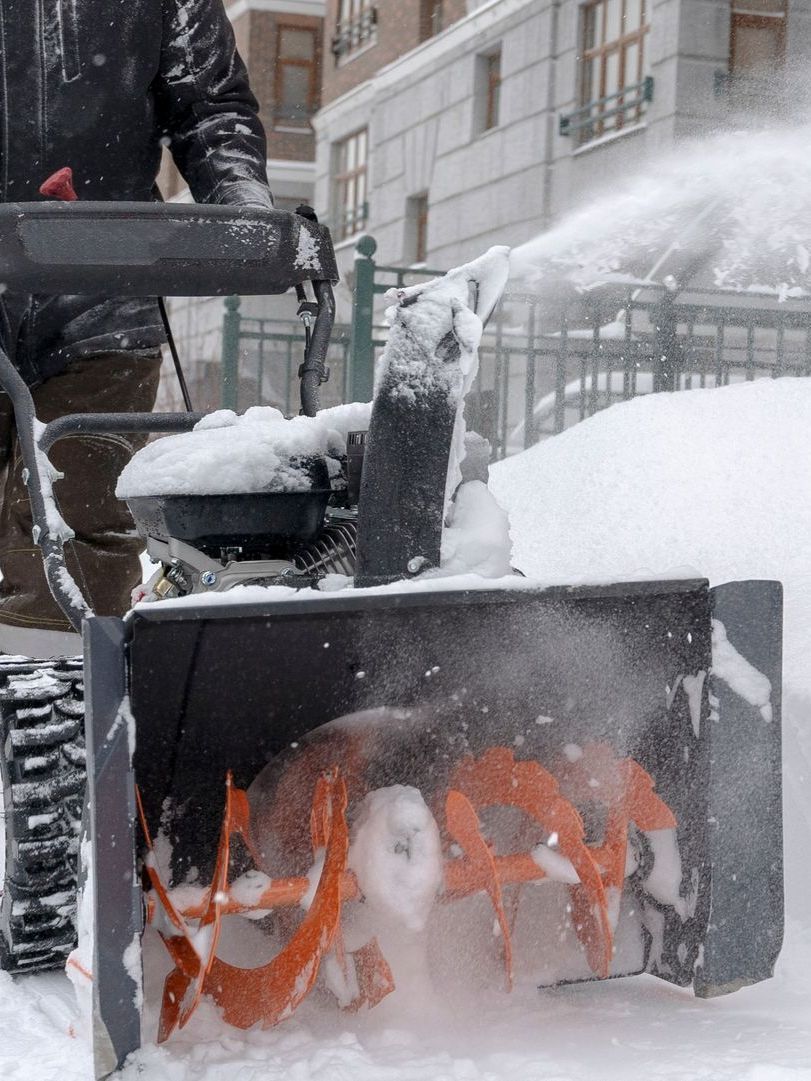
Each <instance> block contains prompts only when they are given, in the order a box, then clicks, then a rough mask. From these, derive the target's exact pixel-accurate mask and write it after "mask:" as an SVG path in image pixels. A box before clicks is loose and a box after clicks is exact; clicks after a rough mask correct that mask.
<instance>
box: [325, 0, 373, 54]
mask: <svg viewBox="0 0 811 1081" xmlns="http://www.w3.org/2000/svg"><path fill="white" fill-rule="evenodd" d="M376 41H377V8H376V7H375V6H374V5H373V4H372V2H371V0H340V3H339V7H338V25H337V26H336V28H335V36H334V37H333V39H332V54H333V56H334V57H335V60H336V61H337V62H338V63H340V62H341V61H342V60H345V59H347V58H348V57H351V56H352V54H353V53H355V52H357V51H358V50H359V49H361V48H363V47H364V46H366V45H373V44H374V43H375V42H376Z"/></svg>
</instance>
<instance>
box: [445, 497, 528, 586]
mask: <svg viewBox="0 0 811 1081" xmlns="http://www.w3.org/2000/svg"><path fill="white" fill-rule="evenodd" d="M511 552H512V543H511V541H510V525H509V520H508V518H507V515H506V513H505V512H504V511H503V510H502V508H501V507H500V506H499V504H498V501H497V500H496V498H495V496H494V495H493V493H492V492H491V491H490V490H489V489H488V487H487V485H486V484H485V483H484V482H483V481H480V480H471V481H468V482H467V483H466V484H462V485H460V486H459V490H458V491H457V493H456V499H455V500H454V503H453V508H452V511H451V518H450V522H449V524H448V525H447V526H446V527H445V529H444V530H443V532H442V551H441V562H440V568H439V571H438V572H434V573H435V575H441V577H443V578H446V577H448V576H449V575H457V574H478V575H480V576H481V577H482V578H502V577H505V576H506V575H508V574H510V555H511Z"/></svg>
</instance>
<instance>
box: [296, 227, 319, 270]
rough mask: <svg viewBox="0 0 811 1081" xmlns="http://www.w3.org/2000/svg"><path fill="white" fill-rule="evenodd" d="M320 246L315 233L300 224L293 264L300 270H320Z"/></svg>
mask: <svg viewBox="0 0 811 1081" xmlns="http://www.w3.org/2000/svg"><path fill="white" fill-rule="evenodd" d="M320 247H321V243H320V240H319V238H318V236H317V234H314V233H311V232H310V231H309V229H308V228H307V227H306V226H305V225H303V224H302V225H300V226H299V234H298V241H297V243H296V254H295V257H294V259H293V262H294V264H295V265H296V266H297V267H298V268H299V269H300V270H320V269H321V253H320V251H319V249H320Z"/></svg>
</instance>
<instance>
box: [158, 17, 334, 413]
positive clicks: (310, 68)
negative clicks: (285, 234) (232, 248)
mask: <svg viewBox="0 0 811 1081" xmlns="http://www.w3.org/2000/svg"><path fill="white" fill-rule="evenodd" d="M225 6H226V9H227V11H228V15H229V17H230V19H231V23H232V25H233V28H234V33H235V35H236V39H237V46H238V48H239V51H240V55H241V56H242V58H243V60H244V61H245V63H246V65H247V67H248V71H249V73H250V78H251V86H252V88H253V92H254V94H255V95H256V98H257V100H258V102H259V111H260V116H261V119H262V122H263V124H264V127H265V131H266V134H267V143H268V179H269V181H270V186H271V190H272V191H273V197H274V201H275V203H276V206H277V207H279V208H281V209H284V210H295V208H296V207H297V206H299V205H300V204H302V203H307V204H311V203H312V202H313V200H314V198H315V135H314V132H313V128H312V124H311V120H312V117H313V116H314V115H315V113H316V112H317V111H318V109H319V107H320V105H321V72H322V69H323V56H322V50H323V46H324V17H325V14H326V6H325V0H225ZM158 184H159V186H160V189H161V191H162V193H163V195H164V198H167V199H177V200H182V201H186V200H190V198H191V196H190V195H189V192H188V189H187V187H186V185H185V182H184V181H183V179H182V177H181V176H180V174H179V173H178V171H177V169H175V167H174V166H173V164H172V162H171V159H170V158H169V156H168V155H166V157H165V160H164V163H163V168H162V169H161V174H160V177H159V179H158ZM241 307H242V311H243V314H244V315H245V316H248V317H262V318H264V319H267V320H270V321H274V320H279V321H289V320H291V319H294V318H295V311H296V305H295V303H294V301H292V300H291V299H290V298H278V297H245V298H244V299H243V300H242V304H241ZM223 314H224V307H223V300H222V298H221V297H215V298H211V299H200V298H176V299H175V300H173V301H172V304H171V315H172V326H173V331H174V334H175V337H176V338H177V339H178V342H179V344H180V346H181V353H182V355H183V356H184V357H185V358H187V365H186V366H187V367H188V369H189V379H190V382H191V383H192V397H193V400H194V404H195V406H196V407H198V408H202V407H211V406H216V405H217V404H218V402H219V397H220V370H219V369H220V359H221V353H222V325H223ZM268 326H270V324H268ZM247 366H248V367H249V368H253V367H255V364H254V363H253V362H252V361H250V360H249V362H248V365H247ZM245 374H246V378H247V379H249V380H251V379H253V381H254V382H255V380H256V378H257V376H256V372H255V371H254V372H251V371H248V372H246V373H245ZM273 377H274V373H273V369H272V366H269V368H268V372H267V375H265V376H262V379H263V380H264V382H265V384H266V385H265V386H264V387H263V388H261V390H262V395H263V397H266V398H272V397H274V393H275V391H276V389H277V388H276V387H275V386H272V385H270V384H269V382H268V381H272V380H273ZM178 393H179V390H178V387H177V384H176V381H175V380H174V379H173V378H172V377H171V375H168V376H167V378H165V379H164V380H163V389H162V404H163V405H164V406H165V407H169V406H177V405H178ZM248 404H249V403H248Z"/></svg>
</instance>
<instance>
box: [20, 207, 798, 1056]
mask: <svg viewBox="0 0 811 1081" xmlns="http://www.w3.org/2000/svg"><path fill="white" fill-rule="evenodd" d="M0 262H2V268H3V269H2V277H3V280H4V281H6V282H7V283H8V284H9V286H10V287H12V286H13V288H15V289H30V290H35V291H36V292H38V293H43V292H54V293H58V292H73V293H76V292H81V291H87V292H97V291H104V292H106V293H110V292H112V291H116V292H117V293H118V294H120V295H149V294H153V293H155V292H156V291H161V292H163V293H166V294H170V295H171V294H179V295H189V294H201V295H212V294H218V293H224V292H243V293H255V294H266V293H280V292H284V291H286V290H287V289H288V288H290V287H292V286H297V287H299V290H301V288H302V287H303V285H304V283H305V282H306V281H310V282H312V283H313V291H314V296H315V300H314V301H306V299H305V305H306V306H305V307H304V309H303V311H304V314H305V316H306V318H307V320H308V321H311V322H312V328H311V333H310V334H309V335H308V346H307V352H306V359H305V362H304V364H303V366H302V373H303V374H302V382H303V413H304V415H303V416H301V417H298V418H294V419H293V420H290V421H285V420H284V419H283V418H281V417H280V416H279V415H276V414H273V412H272V411H259V412H258V413H257V412H249V413H248V414H246V416H244V417H241V418H239V417H236V416H233V415H231V416H228V415H226V416H223V415H216V416H213V417H210V418H201V417H196V416H191V417H190V416H186V415H183V416H175V415H173V416H160V415H154V416H148V417H143V416H142V417H133V416H116V417H110V416H102V415H95V416H89V415H83V416H81V417H68V418H63V419H62V420H60V421H57V422H55V423H54V424H50V425H48V426H46V427H44V428H43V427H42V426H40V425H38V424H37V422H36V421H35V418H34V417H33V412H32V405H31V401H30V396H29V395H28V392H27V390H26V388H25V386H24V385H23V384H22V383H21V381H20V380H19V378H18V377H17V376H16V374H15V373H14V371H13V369H12V368H11V366H10V364H9V362H8V359H7V358H6V357H4V356H0V382H2V385H3V387H4V388H5V389H6V390H7V392H8V393H10V394H11V396H12V398H13V401H14V407H15V411H16V416H17V424H18V428H19V431H20V438H21V442H22V447H23V451H24V453H25V456H26V463H27V466H28V469H29V472H30V491H31V496H32V505H33V508H34V513H35V519H36V523H37V528H38V541H39V543H40V545H41V546H42V548H43V554H44V558H45V563H46V568H47V570H48V575H49V580H50V582H51V585H52V589H53V591H54V595H55V596H56V597H57V599H58V600H59V601H60V603H61V604H62V606H63V608H64V610H65V611H66V613H67V614H68V615H69V617H70V618H71V619H72V621H73V623H74V625H75V626H77V627H78V626H80V625H81V626H82V627H83V635H84V648H85V652H84V679H85V684H86V688H87V693H86V708H87V716H86V725H85V729H86V740H87V763H88V768H87V782H88V783H87V794H86V797H85V799H84V819H85V825H86V829H87V834H88V838H89V840H88V842H87V843H86V844H85V843H83V845H82V848H83V853H84V856H85V861H84V863H85V867H84V870H83V872H82V877H83V879H84V882H85V889H84V892H83V896H82V901H81V905H80V908H81V910H82V912H84V913H86V914H87V913H89V919H84V918H83V919H80V921H79V922H80V924H82V925H83V926H84V927H85V928H86V929H88V930H89V939H90V941H91V942H92V949H90V950H88V949H87V948H86V944H85V946H84V947H83V946H82V945H81V944H80V948H79V952H78V953H77V954H74V955H72V958H71V962H70V964H71V965H72V967H73V970H74V975H77V973H78V976H77V979H78V981H79V982H80V983H81V982H82V981H84V983H85V986H86V989H87V991H88V994H89V995H90V996H91V997H92V1003H93V1006H92V1009H93V1020H94V1024H93V1034H94V1049H95V1063H96V1073H97V1076H99V1077H101V1076H105V1075H106V1074H107V1073H108V1072H110V1071H112V1070H113V1069H115V1067H116V1066H117V1065H120V1064H121V1063H122V1062H123V1061H124V1059H125V1057H126V1056H127V1054H129V1053H130V1052H131V1051H133V1050H134V1049H135V1048H137V1047H138V1046H139V1045H140V1042H141V1035H142V1016H141V1005H140V1003H141V1000H142V996H141V990H142V987H141V984H142V964H141V958H142V955H141V950H140V946H141V942H142V937H143V939H144V941H145V940H146V934H145V926H148V927H149V928H150V930H149V932H148V934H149V936H150V942H151V944H152V945H153V946H155V947H156V948H157V949H158V953H159V957H160V964H162V965H163V1000H162V1005H161V1006H160V1008H159V1021H158V1026H157V1029H156V1030H155V1031H148V1032H145V1034H144V1035H145V1038H146V1039H150V1040H151V1039H154V1038H156V1037H157V1038H160V1039H167V1038H170V1037H171V1035H172V1033H173V1032H174V1030H175V1029H176V1028H177V1027H182V1026H184V1025H185V1024H186V1023H187V1022H188V1021H189V1019H190V1018H191V1017H192V1016H193V1015H194V1012H195V1010H196V1009H197V1007H198V1005H199V1004H200V1002H201V1001H202V1000H203V999H204V998H207V999H210V1000H213V1002H214V1003H215V1004H216V1005H217V1006H218V1007H219V1009H220V1011H221V1013H222V1016H223V1018H224V1020H225V1022H226V1023H229V1024H231V1025H233V1026H235V1027H236V1028H249V1027H251V1026H253V1025H263V1026H269V1025H274V1024H277V1023H281V1022H283V1021H284V1020H285V1019H286V1018H288V1017H289V1016H290V1015H291V1014H292V1013H293V1012H294V1011H295V1009H296V1008H297V1006H298V1005H299V1004H300V1003H301V1002H302V1001H303V999H304V998H305V997H306V996H307V995H308V994H310V992H312V991H313V990H314V989H316V988H317V989H318V991H319V994H323V995H331V996H332V998H333V999H334V1000H335V1001H336V1003H337V1005H338V1006H340V1007H341V1008H344V1009H350V1010H357V1009H361V1008H370V1007H372V1006H374V1005H376V1004H377V1003H379V1002H380V1001H381V1000H383V999H384V998H386V997H387V996H388V995H389V994H390V993H391V992H392V991H393V990H394V989H395V988H396V986H397V984H398V979H399V972H398V963H397V962H398V954H400V953H402V947H403V944H406V946H407V947H408V948H409V949H410V948H411V947H412V945H413V944H414V942H415V941H416V940H417V938H419V937H420V936H422V937H423V938H424V937H425V936H430V934H431V933H432V927H434V925H435V924H437V923H441V922H442V920H443V919H445V918H447V919H448V920H449V921H450V922H449V926H450V931H449V932H448V933H446V934H445V936H444V938H445V940H446V941H451V940H452V939H453V927H454V921H455V920H456V919H457V916H458V918H459V919H460V920H461V919H462V915H463V914H464V920H465V921H466V924H465V926H466V928H469V927H471V926H476V925H479V926H482V927H484V928H485V931H486V934H485V936H484V941H485V942H486V943H489V946H487V947H486V950H489V952H490V953H495V954H496V955H497V958H496V960H497V961H498V964H499V965H500V966H501V971H502V976H501V977H497V978H500V979H502V980H503V983H504V986H505V987H509V986H510V984H511V982H512V979H513V974H514V973H517V972H518V971H519V970H520V971H521V973H522V974H523V976H524V977H526V976H527V974H528V976H529V978H531V979H534V981H535V983H536V984H538V985H546V984H550V983H556V982H564V981H573V980H593V979H604V978H607V977H610V976H620V975H631V974H634V973H640V972H652V973H654V974H656V975H658V976H660V977H662V978H663V979H665V980H668V981H670V982H673V983H676V984H678V985H682V986H686V985H692V986H693V987H694V988H695V990H696V993H697V994H699V995H702V996H706V995H713V994H720V993H724V992H727V991H731V990H734V989H736V988H738V987H740V986H743V985H745V984H749V983H753V982H756V981H758V980H762V979H765V978H767V977H768V976H770V975H771V973H772V970H773V966H774V963H775V960H776V957H777V954H778V951H779V948H780V942H781V938H782V867H781V813H780V643H781V593H780V587H779V585H778V584H777V583H772V582H736V583H731V584H729V585H725V586H721V587H719V588H714V589H710V588H709V587H708V584H707V582H706V581H703V580H674V581H652V582H634V583H630V584H628V583H618V584H613V585H601V586H578V587H572V588H560V587H558V588H543V587H542V586H541V585H540V584H538V583H532V582H530V581H529V580H527V579H525V578H523V577H521V576H520V575H517V574H513V575H509V574H505V573H504V568H502V570H501V571H500V572H498V576H496V577H491V578H490V579H489V580H488V578H486V577H482V576H481V575H478V576H477V575H474V574H467V575H465V576H458V577H453V576H452V575H451V570H459V569H460V567H459V566H458V563H459V558H458V557H459V551H460V541H459V538H460V536H463V534H464V523H465V522H466V521H467V522H468V524H469V519H470V517H471V513H470V512H471V507H474V506H475V507H478V508H479V511H480V513H483V514H486V513H487V512H488V508H490V510H492V508H491V507H490V504H489V502H488V500H489V496H488V494H487V490H486V487H485V485H484V484H483V483H482V482H483V480H486V464H482V460H481V457H482V456H479V460H478V465H476V462H475V459H476V456H475V455H474V454H473V453H472V446H473V441H472V440H471V439H470V438H469V437H468V438H467V440H466V437H465V432H464V425H463V421H462V410H463V404H464V395H465V393H466V391H467V389H468V388H469V386H470V384H471V382H472V380H473V378H474V377H475V374H476V349H477V345H478V338H479V336H480V335H481V332H482V324H483V322H484V321H486V319H487V317H488V316H489V314H490V312H491V311H492V309H493V308H494V306H495V304H496V303H497V301H498V299H499V296H500V294H501V292H502V290H503V288H504V284H505V281H506V275H507V252H506V250H505V249H494V250H493V251H492V252H490V253H488V254H487V255H486V256H484V257H482V259H480V260H477V261H476V262H474V263H471V264H468V265H467V266H465V267H462V268H460V269H459V270H457V271H452V272H450V274H448V275H447V276H446V277H444V278H441V279H438V280H437V281H435V282H432V283H427V284H426V285H423V286H419V287H415V288H413V289H408V290H403V291H401V292H400V293H398V294H396V295H395V296H394V297H393V298H392V302H393V312H392V326H391V331H390V337H389V343H388V346H387V349H386V353H385V356H384V360H383V363H382V370H381V373H380V378H379V384H378V389H377V393H376V397H375V402H374V405H373V408H372V410H371V414H370V411H369V409H368V408H365V407H362V406H347V407H338V408H337V409H334V410H327V411H322V412H321V413H318V412H317V404H318V403H317V388H318V384H319V382H320V381H321V380H322V379H323V378H324V376H325V374H326V373H325V367H324V360H325V356H326V348H327V344H328V341H329V331H330V327H331V322H332V297H331V287H330V283H331V282H332V281H334V280H335V278H336V276H337V275H336V272H335V263H334V257H333V254H332V248H331V244H330V240H329V235H328V233H327V232H326V230H324V229H323V228H322V227H320V226H318V225H317V224H316V223H314V222H313V221H311V220H309V219H305V218H301V217H299V216H297V215H292V214H286V213H282V212H259V211H237V210H231V209H225V208H205V209H202V208H200V207H186V206H175V205H173V206H148V207H143V206H140V205H138V206H116V205H114V204H82V203H74V204H71V205H69V206H67V205H65V206H61V205H60V206H43V205H41V204H37V205H36V206H22V205H19V206H14V205H6V206H3V207H0ZM197 422H201V423H197ZM195 423H197V427H196V428H195V430H194V431H191V430H190V429H191V428H192V425H194V424H195ZM133 427H137V428H138V429H139V430H150V431H156V432H164V433H165V432H172V431H174V432H180V433H183V434H176V435H169V436H167V437H166V438H165V439H162V440H158V441H156V442H153V443H152V444H150V445H149V446H148V447H147V448H146V450H144V451H142V452H140V454H139V455H138V456H136V459H134V461H133V463H132V465H131V466H130V467H128V470H127V471H126V472H125V474H124V475H123V476H122V480H121V482H120V493H121V495H122V496H123V497H125V498H126V499H127V500H128V502H129V504H130V507H131V509H132V512H133V515H134V517H135V520H136V523H137V525H138V528H139V531H140V532H141V533H142V534H143V535H144V537H145V538H146V541H147V545H148V549H149V551H150V553H151V555H152V556H153V559H154V560H155V561H156V562H157V563H158V570H157V572H156V574H155V576H154V578H153V579H152V581H151V582H150V583H149V584H148V585H147V586H146V587H145V590H144V603H140V604H137V605H136V607H135V608H134V610H133V611H132V612H131V613H129V615H128V616H127V617H126V618H125V619H123V620H122V619H111V618H99V617H96V616H94V615H93V614H92V613H91V612H89V611H88V609H87V606H86V605H85V604H84V602H83V601H82V599H81V595H80V593H79V591H78V590H77V589H75V587H74V585H73V583H71V581H70V579H69V577H68V576H67V575H66V570H65V564H64V559H63V555H62V544H63V540H64V539H65V536H66V533H65V530H64V529H63V528H62V523H61V520H60V518H59V515H58V511H57V508H56V503H55V501H54V498H53V491H52V488H51V481H50V479H49V473H48V471H47V468H46V466H45V461H46V459H45V455H46V454H47V451H48V448H49V447H50V446H51V445H52V444H53V442H54V441H55V440H56V439H57V438H62V437H63V436H69V435H70V434H71V433H73V432H78V431H115V430H132V429H133ZM229 448H230V459H229ZM466 448H467V449H468V451H469V453H467V455H466ZM364 450H365V457H364V460H363V469H362V473H361V472H360V470H359V464H360V457H361V453H362V452H363V451H364ZM235 456H236V459H237V461H238V465H239V468H237V469H234V468H233V467H232V466H233V459H234V457H235ZM229 461H230V462H231V464H230V465H229ZM158 464H159V465H160V470H159V475H160V476H161V477H162V478H163V480H162V489H161V490H159V491H156V490H155V486H154V481H153V480H152V478H153V477H154V476H155V475H157V474H156V466H157V465H158ZM179 465H182V468H180V467H179ZM212 476H215V477H216V478H219V480H218V481H217V482H216V484H219V487H217V486H216V484H215V486H214V488H213V489H212V485H211V477H212ZM201 477H204V478H206V480H205V483H204V482H203V481H201V480H200V478H201ZM190 478H191V479H190ZM195 478H196V479H195ZM57 492H58V487H57ZM358 493H359V494H358ZM463 509H464V510H465V511H466V515H465V514H462V510H463ZM473 517H474V518H475V515H473ZM452 535H453V537H454V538H455V540H454V544H455V545H456V547H455V548H454V546H453V545H452V544H450V538H451V536H452ZM474 547H475V546H474ZM452 548H453V552H451V549H452ZM461 548H464V544H462V545H461ZM454 553H455V554H454ZM454 559H455V560H456V563H454ZM497 562H498V561H496V563H497ZM492 573H494V572H493V570H492V567H491V574H492ZM234 586H241V587H244V588H239V589H233V588H232V587H234ZM35 668H36V666H33V665H31V664H29V665H28V666H27V667H26V664H25V663H23V662H20V664H19V665H18V667H17V669H15V670H13V671H12V670H11V668H7V670H6V675H5V677H4V678H5V682H6V686H5V689H4V690H3V691H2V695H1V697H2V699H3V722H2V723H3V743H2V763H3V781H4V794H5V807H6V832H7V838H8V841H9V844H8V854H7V860H6V873H7V879H6V886H5V892H4V897H3V908H2V923H1V924H0V932H1V933H2V940H3V943H4V946H3V957H4V962H5V964H6V967H8V968H11V969H12V970H16V971H26V970H29V971H30V970H34V969H36V968H38V967H46V966H47V965H53V964H54V963H56V962H57V961H62V960H64V957H65V955H66V953H67V951H68V949H69V948H70V946H71V944H72V937H73V930H72V926H71V925H70V917H71V916H72V906H73V905H74V904H75V902H74V900H73V893H72V891H73V890H74V888H75V878H76V871H75V855H74V850H75V847H76V846H75V839H74V836H73V834H72V832H71V830H72V826H71V823H72V822H73V821H74V820H75V818H76V807H77V803H78V802H79V801H80V800H81V793H82V776H81V770H80V765H79V762H80V757H81V756H80V750H81V748H80V746H79V743H80V741H79V739H78V736H79V728H80V717H79V712H80V703H79V687H80V675H81V673H80V671H79V669H78V667H77V666H76V665H74V666H73V667H71V666H70V665H68V664H67V663H66V664H63V665H61V666H51V667H50V670H49V671H45V670H43V666H42V665H40V666H39V668H38V669H36V670H35ZM60 921H61V922H60ZM494 926H495V927H496V928H497V930H498V934H497V937H496V938H494V937H493V934H492V928H493V927H494ZM234 928H236V929H237V932H239V933H241V931H240V929H243V930H245V931H246V933H248V932H249V933H250V934H249V940H250V943H251V945H250V948H249V949H248V951H247V952H248V954H249V956H246V951H245V950H244V949H243V950H242V954H241V955H240V953H239V950H238V949H236V950H235V947H234V943H233V939H234V933H233V932H234ZM239 933H237V935H236V937H237V938H239ZM415 936H416V937H415ZM561 943H564V944H565V946H566V948H565V950H564V951H563V953H562V954H561V951H560V948H559V947H560V944H561ZM550 944H556V950H557V952H556V953H554V956H553V952H554V951H552V950H551V945H550Z"/></svg>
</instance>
